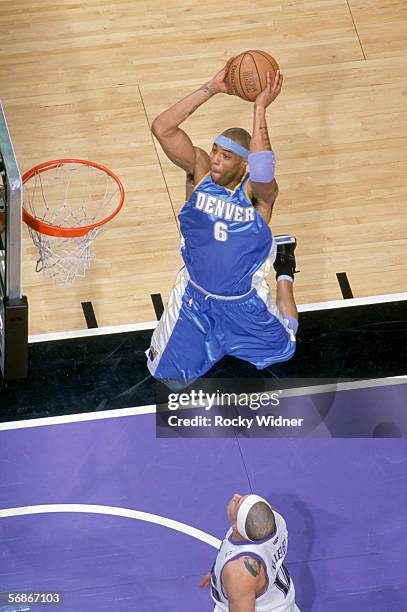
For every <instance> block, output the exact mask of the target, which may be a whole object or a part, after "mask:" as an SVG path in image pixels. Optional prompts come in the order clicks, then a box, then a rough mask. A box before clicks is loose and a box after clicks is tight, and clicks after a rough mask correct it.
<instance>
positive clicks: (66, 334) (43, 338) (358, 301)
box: [28, 293, 407, 344]
mask: <svg viewBox="0 0 407 612" xmlns="http://www.w3.org/2000/svg"><path fill="white" fill-rule="evenodd" d="M403 300H407V293H388V294H385V295H373V296H369V297H362V298H351V299H349V300H332V301H328V302H313V303H311V304H299V305H298V306H297V308H298V311H299V312H311V311H314V310H331V309H333V308H350V307H352V306H366V305H369V304H383V303H385V302H401V301H403ZM157 324H158V321H147V322H146V323H129V324H128V325H113V326H110V327H96V328H93V329H77V330H72V331H61V332H51V333H46V334H33V335H31V336H29V338H28V342H29V343H30V344H32V343H34V342H49V341H51V340H66V339H68V338H87V337H88V336H104V335H108V334H120V333H126V332H134V331H143V330H148V329H155V327H156V326H157Z"/></svg>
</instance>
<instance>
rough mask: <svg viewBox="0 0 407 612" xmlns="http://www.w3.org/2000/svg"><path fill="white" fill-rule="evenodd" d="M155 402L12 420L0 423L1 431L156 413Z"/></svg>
mask: <svg viewBox="0 0 407 612" xmlns="http://www.w3.org/2000/svg"><path fill="white" fill-rule="evenodd" d="M155 411H156V406H155V404H154V405H153V404H152V405H150V406H137V407H134V408H117V409H115V410H100V411H99V412H82V413H80V414H64V415H61V416H53V417H44V418H39V419H26V420H24V421H10V422H7V423H0V431H6V430H8V429H25V428H27V427H43V426H45V425H62V424H64V423H81V422H82V421H99V420H102V419H113V418H118V417H126V416H140V415H142V414H154V413H155Z"/></svg>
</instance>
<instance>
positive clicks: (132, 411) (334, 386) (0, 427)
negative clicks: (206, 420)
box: [0, 376, 407, 431]
mask: <svg viewBox="0 0 407 612" xmlns="http://www.w3.org/2000/svg"><path fill="white" fill-rule="evenodd" d="M213 380H215V379H213ZM402 384H407V376H393V377H391V378H372V379H367V380H354V381H349V382H342V383H341V382H332V383H328V384H323V385H313V386H308V387H296V388H294V389H286V390H285V391H284V395H283V399H284V397H301V396H304V395H320V394H322V393H334V392H337V391H338V392H340V391H351V390H354V389H371V388H374V387H387V386H390V385H402ZM274 392H275V390H274ZM181 393H182V391H181ZM262 393H273V391H267V390H264V391H262ZM251 395H253V394H249V396H251ZM191 407H192V406H191V405H189V406H185V407H184V408H180V410H182V409H185V410H186V409H189V408H191ZM156 409H157V408H156V405H155V404H150V405H149V406H137V407H133V408H117V409H115V410H101V411H99V412H82V413H80V414H66V415H65V414H64V415H61V416H53V417H44V418H39V419H35V418H34V419H27V420H24V421H9V422H6V423H0V431H8V430H13V429H27V428H28V427H44V426H49V425H63V424H66V423H81V422H85V421H98V420H102V419H114V418H120V417H127V416H140V415H142V414H155V412H156Z"/></svg>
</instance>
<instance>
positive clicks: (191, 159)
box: [151, 60, 231, 173]
mask: <svg viewBox="0 0 407 612" xmlns="http://www.w3.org/2000/svg"><path fill="white" fill-rule="evenodd" d="M230 62H231V60H229V61H228V62H227V64H226V65H225V66H224V67H223V68H222V70H220V71H219V72H218V73H217V74H216V75H215V76H214V78H213V79H211V80H210V81H208V82H207V83H205V84H204V85H202V87H200V88H199V89H197V90H196V91H194V92H192V93H191V94H189V95H188V96H186V97H185V98H182V100H179V102H176V103H175V104H174V105H173V106H171V107H170V108H168V109H167V110H165V111H164V112H162V113H161V114H160V115H158V116H157V117H156V118H155V119H154V121H153V123H152V126H151V130H152V132H153V134H154V136H155V137H156V138H157V140H158V142H159V143H160V145H161V146H162V148H163V150H164V152H165V154H166V155H167V157H168V158H169V159H170V160H171V161H172V162H174V164H176V165H177V166H180V168H183V170H185V171H186V172H190V173H194V172H195V169H196V164H197V158H198V157H199V156H200V155H201V156H202V155H204V156H205V155H206V153H205V152H204V151H201V149H198V148H196V147H194V145H193V144H192V141H191V139H190V138H189V136H188V135H187V134H186V132H184V130H182V129H181V128H180V127H179V126H180V124H181V123H182V122H183V121H185V120H186V119H187V118H188V117H189V116H190V115H192V113H194V112H195V111H196V110H197V109H198V108H199V107H200V106H202V104H204V103H205V102H207V101H208V100H209V99H210V98H212V96H214V95H216V94H218V93H231V92H230V90H229V87H228V85H227V84H226V75H227V71H228V67H229V64H230ZM206 157H207V155H206Z"/></svg>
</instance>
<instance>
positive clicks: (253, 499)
mask: <svg viewBox="0 0 407 612" xmlns="http://www.w3.org/2000/svg"><path fill="white" fill-rule="evenodd" d="M258 502H263V504H266V505H267V506H268V507H269V508H270V510H271V511H273V509H272V507H271V506H270V504H269V503H268V501H267V500H265V499H264V498H263V497H260V496H259V495H248V496H247V497H246V499H244V500H243V502H242V503H241V504H240V506H239V510H238V511H237V518H236V523H237V530H238V532H239V533H240V535H241V536H242V537H243V538H245V539H246V540H250V542H255V541H256V540H251V539H250V538H249V536H248V535H247V533H246V519H247V515H248V514H249V512H250V510H251V509H252V508H253V506H254V504H257V503H258Z"/></svg>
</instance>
